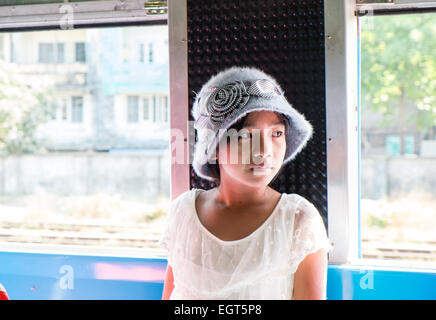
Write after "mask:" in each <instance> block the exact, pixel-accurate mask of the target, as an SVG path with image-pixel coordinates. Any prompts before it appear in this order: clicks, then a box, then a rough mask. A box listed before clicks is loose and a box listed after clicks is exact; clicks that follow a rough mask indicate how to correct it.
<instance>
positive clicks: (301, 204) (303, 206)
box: [283, 193, 319, 218]
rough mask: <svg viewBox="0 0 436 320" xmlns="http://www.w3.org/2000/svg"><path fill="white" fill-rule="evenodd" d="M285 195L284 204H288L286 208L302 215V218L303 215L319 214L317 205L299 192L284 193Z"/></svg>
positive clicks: (310, 216)
mask: <svg viewBox="0 0 436 320" xmlns="http://www.w3.org/2000/svg"><path fill="white" fill-rule="evenodd" d="M283 197H285V201H284V206H286V209H288V211H290V212H292V213H293V214H295V215H297V216H300V218H303V216H305V217H306V218H314V217H316V216H319V211H318V209H317V208H316V206H315V205H314V204H313V203H312V202H311V201H309V200H308V199H306V198H305V197H303V196H301V195H299V194H297V193H284V194H283Z"/></svg>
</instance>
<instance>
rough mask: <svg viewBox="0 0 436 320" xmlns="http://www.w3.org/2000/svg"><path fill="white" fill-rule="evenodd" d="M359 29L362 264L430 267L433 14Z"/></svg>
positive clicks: (433, 253)
mask: <svg viewBox="0 0 436 320" xmlns="http://www.w3.org/2000/svg"><path fill="white" fill-rule="evenodd" d="M359 26H360V32H359V34H360V61H361V63H360V131H359V132H360V183H361V185H360V221H361V231H360V232H361V257H362V258H364V259H382V260H395V261H403V262H404V263H406V264H410V263H411V262H413V263H418V264H420V263H423V264H427V263H430V264H436V233H435V232H434V230H436V209H435V208H436V98H435V97H436V56H435V55H434V52H435V51H436V41H435V39H436V14H435V13H422V14H401V15H366V16H362V17H360V18H359Z"/></svg>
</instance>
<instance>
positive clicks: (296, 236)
mask: <svg viewBox="0 0 436 320" xmlns="http://www.w3.org/2000/svg"><path fill="white" fill-rule="evenodd" d="M323 248H324V249H326V250H327V252H328V251H330V250H332V249H333V247H332V245H331V244H330V241H329V239H328V237H327V232H326V228H325V226H324V223H323V220H322V217H321V215H320V214H319V212H318V210H317V209H316V208H315V206H314V205H313V204H312V203H310V202H309V201H308V200H306V199H305V198H302V199H301V201H300V202H299V204H298V205H297V207H296V210H295V219H294V228H293V234H292V246H291V251H292V252H291V262H290V263H291V269H292V273H294V272H295V271H297V268H298V265H299V264H300V262H301V261H303V260H304V258H305V257H306V256H307V255H309V254H311V253H314V252H316V251H318V250H319V249H323Z"/></svg>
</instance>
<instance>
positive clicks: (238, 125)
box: [209, 112, 290, 185]
mask: <svg viewBox="0 0 436 320" xmlns="http://www.w3.org/2000/svg"><path fill="white" fill-rule="evenodd" d="M277 115H278V117H279V118H280V121H281V122H282V123H283V124H285V128H286V129H287V128H289V127H290V126H289V119H288V118H287V117H286V116H285V115H283V114H282V113H279V112H277ZM247 117H248V114H246V115H245V116H243V117H242V118H240V119H238V120H237V121H236V122H235V123H234V124H232V125H231V126H230V127H229V128H228V129H227V130H228V131H229V130H230V129H235V130H236V132H239V130H241V129H242V128H243V127H244V124H245V120H246V119H247ZM286 129H285V130H286ZM285 135H286V132H285ZM223 138H226V139H227V138H228V136H227V135H224V137H223ZM220 142H221V141H220ZM219 145H220V143H218V145H217V147H216V154H218V148H219ZM209 165H210V168H211V170H212V172H213V173H214V174H215V176H216V177H218V178H217V179H216V180H215V183H216V185H219V184H220V177H221V176H220V167H219V163H218V159H217V161H216V163H215V164H209ZM282 169H283V166H282V167H281V168H280V170H279V171H278V172H277V174H276V175H275V176H274V178H273V179H272V180H271V182H270V184H272V183H273V182H274V181H276V179H277V177H278V176H279V175H280V173H281V172H282Z"/></svg>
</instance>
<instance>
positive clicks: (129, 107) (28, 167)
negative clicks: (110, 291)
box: [0, 25, 171, 250]
mask: <svg viewBox="0 0 436 320" xmlns="http://www.w3.org/2000/svg"><path fill="white" fill-rule="evenodd" d="M60 39H61V42H60V41H59V40H60ZM144 39H149V41H152V42H153V43H155V44H156V46H159V48H160V47H162V46H166V50H168V30H167V26H165V25H159V26H135V27H105V28H92V29H76V30H74V29H73V30H56V31H32V32H21V33H20V32H14V33H1V34H0V42H1V46H0V50H1V52H0V57H1V59H0V75H1V76H0V97H1V98H0V248H1V245H2V244H5V243H10V242H12V243H26V244H29V243H36V244H48V245H76V246H83V248H84V250H85V249H86V248H88V249H89V248H92V247H122V248H125V247H128V248H141V249H144V248H147V249H150V250H160V248H159V246H158V244H157V241H158V240H159V238H160V236H161V234H162V231H163V228H164V227H165V223H164V221H165V215H166V213H167V210H168V208H169V203H170V181H171V179H170V165H171V162H170V154H169V143H170V134H169V126H168V123H164V122H151V121H147V123H145V120H146V119H149V117H151V116H152V115H151V113H152V112H153V110H152V108H153V107H154V103H155V100H154V99H152V97H155V96H168V90H169V86H168V74H169V69H168V59H166V60H159V61H160V63H159V64H148V63H140V61H139V59H138V57H137V56H134V55H137V54H138V50H134V48H138V44H139V43H141V42H144ZM124 48H127V49H128V50H123V49H124ZM145 49H146V51H147V49H148V46H147V47H145ZM85 53H86V54H85ZM130 54H132V55H133V56H129V55H130ZM145 54H146V56H145V59H147V58H148V56H147V54H148V53H145ZM126 57H127V58H128V59H125V58H126ZM166 57H168V56H167V55H166ZM160 58H162V57H160ZM163 58H165V55H163ZM163 58H162V59H163ZM123 61H125V63H123ZM57 62H64V63H63V64H58V65H56V66H55V67H54V66H53V65H51V63H57ZM74 62H81V63H74ZM156 79H158V80H159V81H156ZM132 121H134V122H135V123H133V124H132V123H131V122H132ZM5 245H6V244H5Z"/></svg>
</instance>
